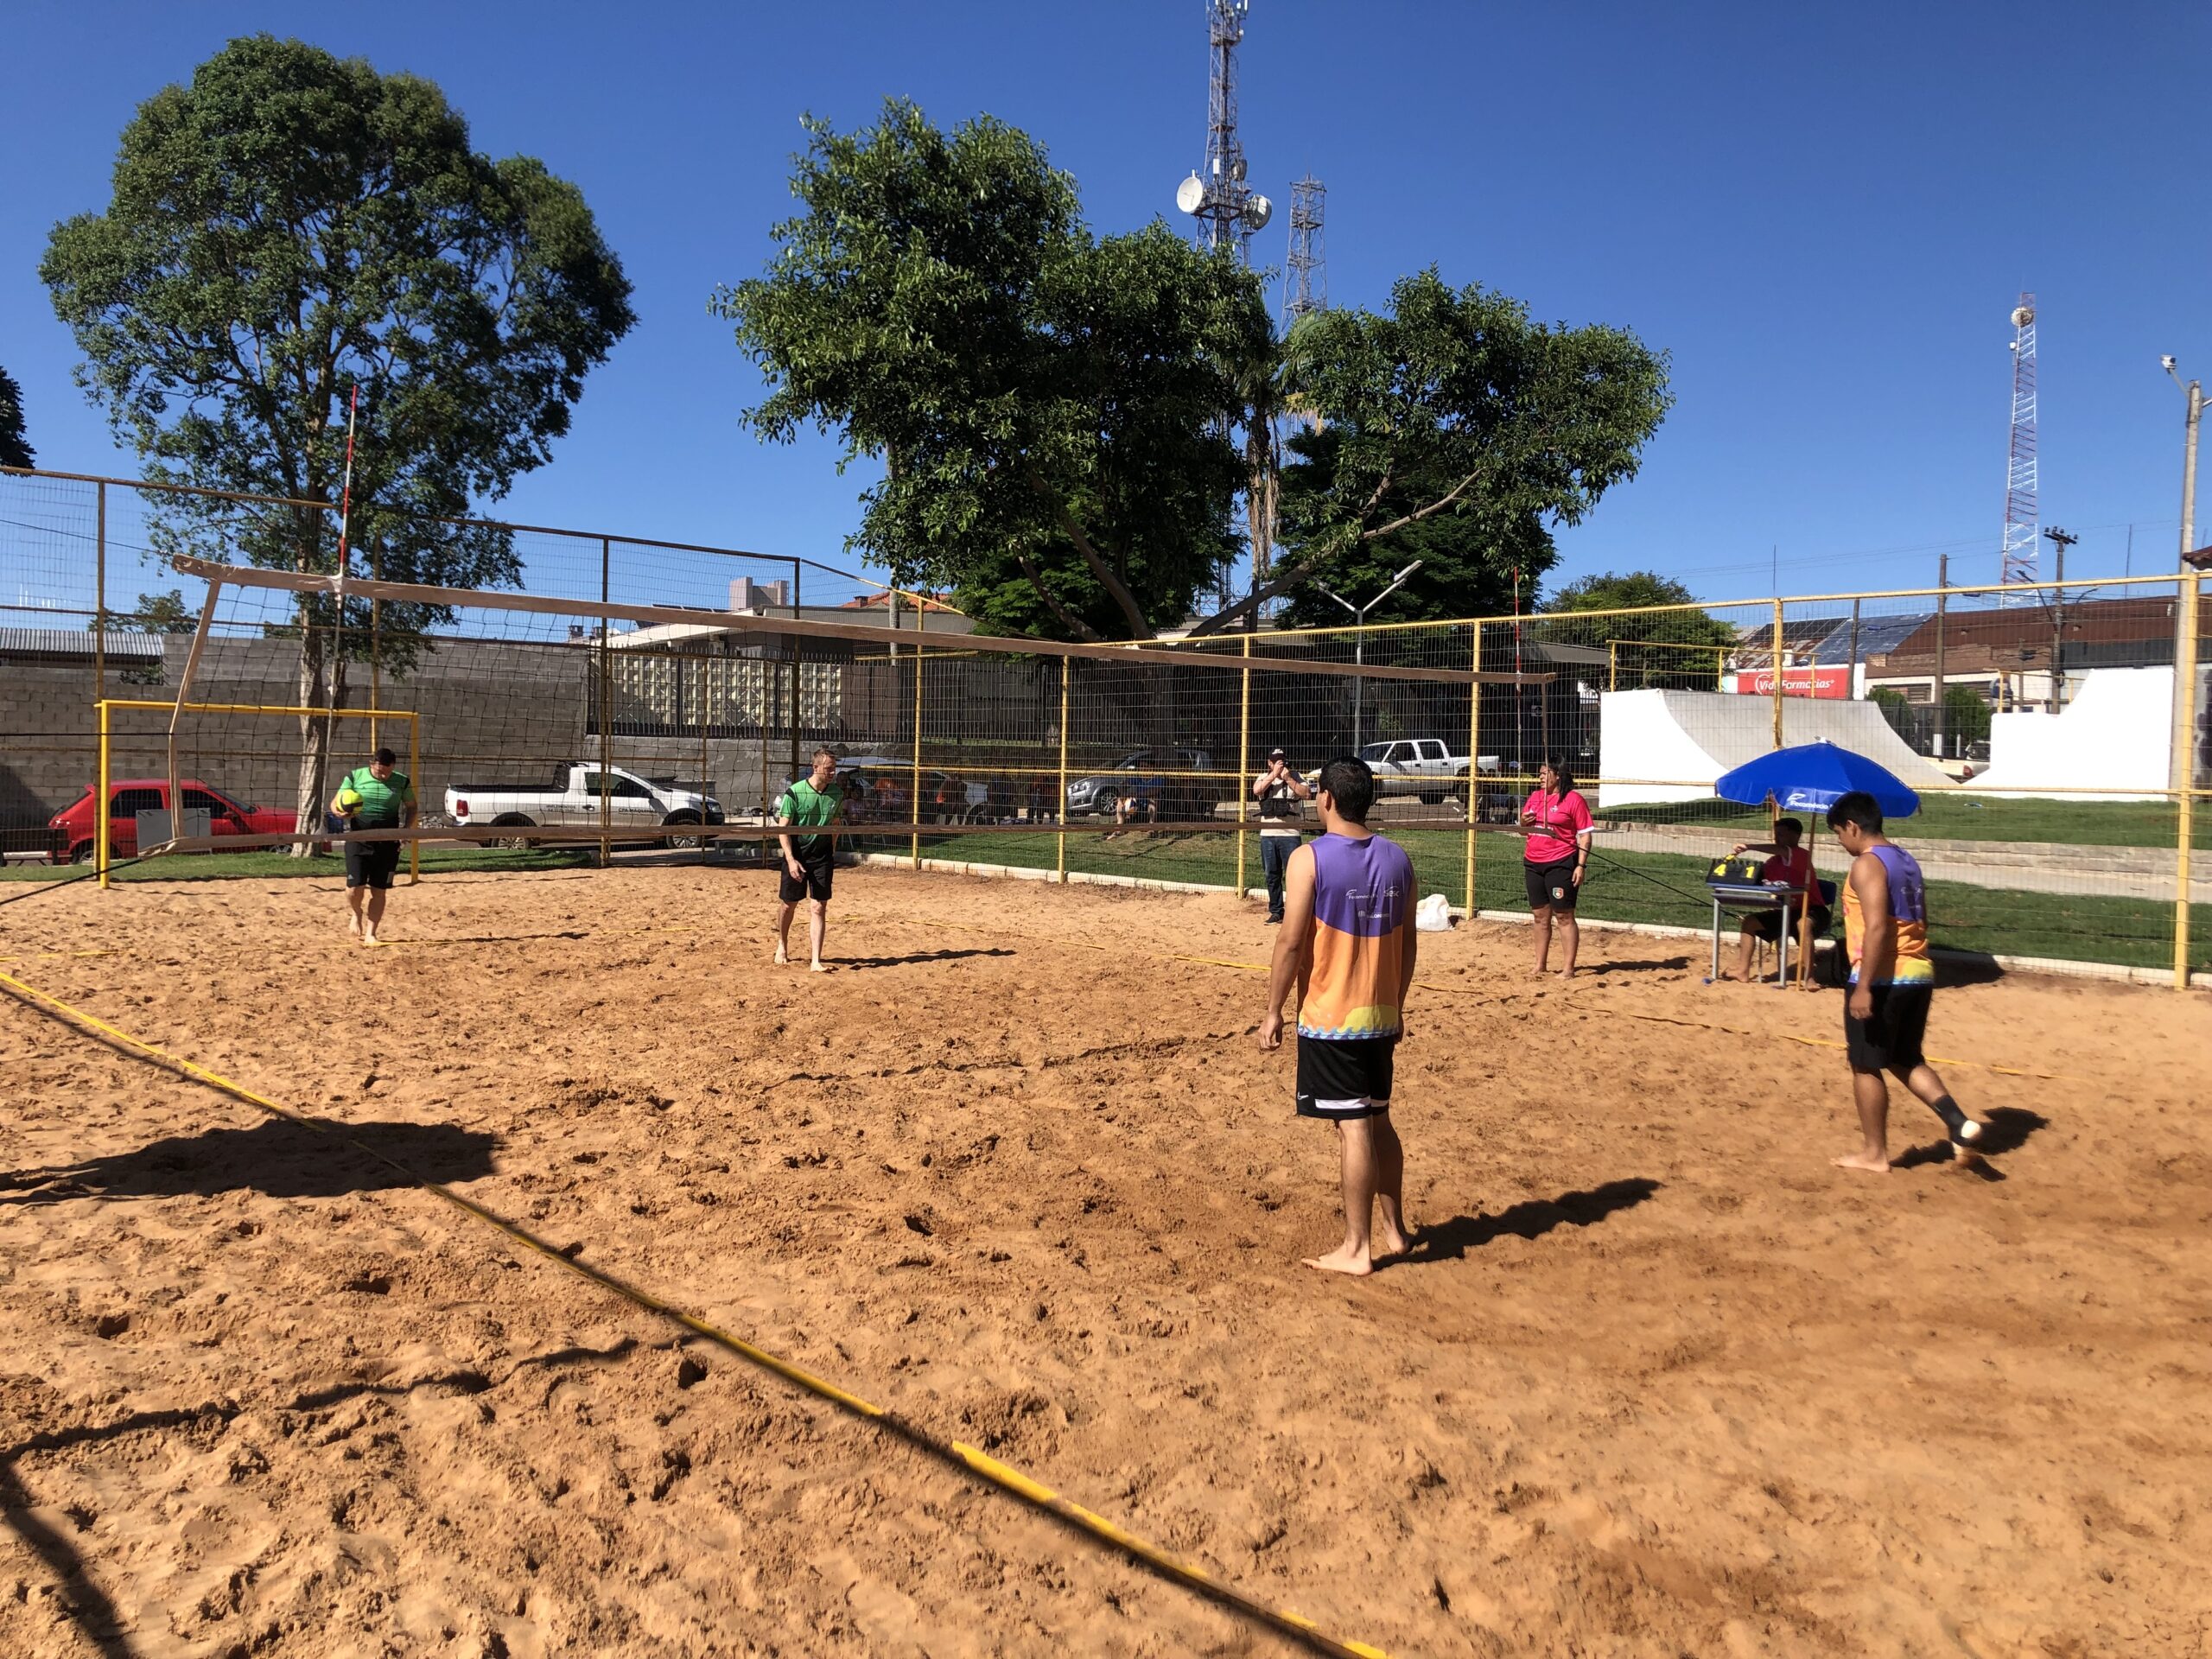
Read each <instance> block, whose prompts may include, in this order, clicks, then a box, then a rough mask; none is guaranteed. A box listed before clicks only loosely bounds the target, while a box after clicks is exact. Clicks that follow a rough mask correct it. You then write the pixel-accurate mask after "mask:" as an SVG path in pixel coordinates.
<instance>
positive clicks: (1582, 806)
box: [1521, 789, 1590, 864]
mask: <svg viewBox="0 0 2212 1659" xmlns="http://www.w3.org/2000/svg"><path fill="white" fill-rule="evenodd" d="M1521 810H1522V815H1523V816H1524V817H1531V818H1534V819H1535V822H1536V825H1537V826H1539V827H1536V828H1532V829H1530V830H1529V849H1528V850H1527V851H1526V852H1525V853H1523V854H1522V857H1523V858H1525V859H1527V860H1528V861H1529V863H1531V864H1555V863H1557V862H1558V861H1560V859H1562V858H1573V856H1574V838H1575V837H1576V836H1579V835H1581V834H1582V833H1584V832H1585V831H1586V830H1587V829H1589V828H1590V803H1589V802H1587V801H1586V800H1584V799H1583V798H1582V791H1580V790H1579V789H1570V790H1568V791H1567V793H1566V794H1564V795H1553V794H1548V793H1547V792H1546V791H1543V790H1541V789H1538V790H1532V791H1529V799H1528V803H1527V804H1525V805H1524V806H1522V809H1521Z"/></svg>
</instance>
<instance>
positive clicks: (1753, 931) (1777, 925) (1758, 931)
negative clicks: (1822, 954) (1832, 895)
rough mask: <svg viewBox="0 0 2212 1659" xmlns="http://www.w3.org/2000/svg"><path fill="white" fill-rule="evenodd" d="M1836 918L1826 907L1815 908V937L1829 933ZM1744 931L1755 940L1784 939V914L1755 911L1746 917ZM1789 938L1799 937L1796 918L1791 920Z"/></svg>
mask: <svg viewBox="0 0 2212 1659" xmlns="http://www.w3.org/2000/svg"><path fill="white" fill-rule="evenodd" d="M1834 919H1835V918H1834V917H1833V916H1831V915H1830V914H1829V913H1828V907H1827V906H1826V905H1815V906H1813V937H1814V938H1816V939H1817V938H1820V937H1821V935H1822V934H1824V933H1826V932H1827V931H1828V924H1829V923H1830V922H1832V921H1834ZM1744 930H1745V931H1746V932H1747V933H1749V934H1750V935H1751V937H1752V938H1755V939H1766V940H1769V941H1772V940H1774V939H1777V938H1781V937H1782V912H1780V911H1778V910H1754V911H1749V912H1745V916H1744ZM1789 937H1790V938H1793V939H1794V938H1796V937H1797V923H1796V918H1795V917H1792V918H1790V925H1789Z"/></svg>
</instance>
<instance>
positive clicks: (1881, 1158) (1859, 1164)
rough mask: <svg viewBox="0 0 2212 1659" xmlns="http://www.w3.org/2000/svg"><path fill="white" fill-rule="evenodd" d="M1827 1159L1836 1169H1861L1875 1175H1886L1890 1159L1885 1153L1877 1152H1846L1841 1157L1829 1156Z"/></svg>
mask: <svg viewBox="0 0 2212 1659" xmlns="http://www.w3.org/2000/svg"><path fill="white" fill-rule="evenodd" d="M1828 1161H1829V1162H1830V1163H1832V1164H1834V1166H1836V1167H1837V1168H1838V1169H1863V1170H1867V1171H1869V1172H1871V1173H1873V1174H1876V1175H1886V1174H1888V1173H1889V1170H1890V1160H1889V1155H1888V1154H1886V1153H1884V1154H1872V1153H1865V1152H1852V1153H1846V1154H1844V1155H1843V1156H1842V1157H1840V1158H1831V1159H1829V1160H1828Z"/></svg>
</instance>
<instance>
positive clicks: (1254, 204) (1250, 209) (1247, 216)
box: [1244, 191, 1275, 231]
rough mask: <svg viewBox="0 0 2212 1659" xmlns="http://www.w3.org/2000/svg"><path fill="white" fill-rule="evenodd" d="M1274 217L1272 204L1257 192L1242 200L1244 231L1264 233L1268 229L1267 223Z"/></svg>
mask: <svg viewBox="0 0 2212 1659" xmlns="http://www.w3.org/2000/svg"><path fill="white" fill-rule="evenodd" d="M1274 216H1275V205H1274V203H1273V202H1272V201H1269V200H1268V199H1267V198H1266V197H1265V196H1263V195H1261V194H1259V193H1258V192H1256V191H1255V192H1254V193H1253V194H1250V195H1249V196H1247V197H1245V198H1244V228H1245V229H1246V230H1248V231H1264V230H1266V229H1267V228H1268V220H1269V219H1273V218H1274Z"/></svg>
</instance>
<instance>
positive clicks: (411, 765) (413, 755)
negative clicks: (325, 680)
mask: <svg viewBox="0 0 2212 1659" xmlns="http://www.w3.org/2000/svg"><path fill="white" fill-rule="evenodd" d="M369 729H370V730H371V731H372V732H374V731H375V730H376V724H375V722H374V721H371V722H370V725H369ZM370 750H371V753H374V752H375V746H374V745H373V744H372V745H371V746H370ZM422 779H423V716H422V715H408V716H407V781H408V783H409V784H410V785H412V786H413V787H414V789H415V791H416V795H415V800H416V807H415V827H416V829H421V828H422V825H423V807H422V799H423V796H422V787H423V785H422ZM407 885H408V886H409V887H420V886H422V885H423V843H422V842H419V841H410V842H408V843H407Z"/></svg>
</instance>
